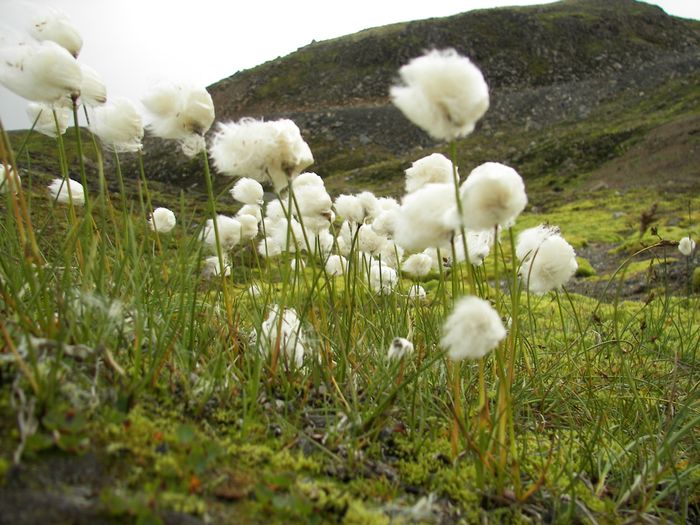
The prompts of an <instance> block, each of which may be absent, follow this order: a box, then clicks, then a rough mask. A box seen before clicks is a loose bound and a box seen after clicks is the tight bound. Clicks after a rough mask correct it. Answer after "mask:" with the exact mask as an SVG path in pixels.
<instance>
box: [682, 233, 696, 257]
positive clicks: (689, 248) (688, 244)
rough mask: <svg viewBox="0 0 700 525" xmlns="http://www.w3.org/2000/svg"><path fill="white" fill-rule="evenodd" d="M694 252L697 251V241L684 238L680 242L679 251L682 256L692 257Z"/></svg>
mask: <svg viewBox="0 0 700 525" xmlns="http://www.w3.org/2000/svg"><path fill="white" fill-rule="evenodd" d="M693 250H695V241H694V240H693V239H691V238H690V237H683V238H682V239H681V240H680V241H678V251H679V252H681V254H683V255H685V256H686V257H690V255H691V254H692V253H693Z"/></svg>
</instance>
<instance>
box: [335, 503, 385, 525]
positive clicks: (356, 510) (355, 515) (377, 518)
mask: <svg viewBox="0 0 700 525" xmlns="http://www.w3.org/2000/svg"><path fill="white" fill-rule="evenodd" d="M389 523H390V520H389V517H388V516H386V515H384V514H383V513H382V512H380V511H378V510H373V509H370V508H367V507H366V506H365V504H364V503H362V502H361V501H358V500H355V501H352V502H351V503H350V505H349V506H348V510H347V512H346V513H345V517H344V518H343V525H389Z"/></svg>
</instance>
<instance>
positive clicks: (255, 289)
mask: <svg viewBox="0 0 700 525" xmlns="http://www.w3.org/2000/svg"><path fill="white" fill-rule="evenodd" d="M246 291H247V292H248V295H250V296H251V297H253V298H256V297H260V296H261V295H262V293H263V292H262V289H261V288H260V286H259V285H258V284H257V283H253V284H251V285H250V286H249V287H248V290H246Z"/></svg>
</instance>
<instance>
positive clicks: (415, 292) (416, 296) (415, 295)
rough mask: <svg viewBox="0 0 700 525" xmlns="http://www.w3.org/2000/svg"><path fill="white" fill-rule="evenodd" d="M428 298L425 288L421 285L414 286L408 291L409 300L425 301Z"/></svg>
mask: <svg viewBox="0 0 700 525" xmlns="http://www.w3.org/2000/svg"><path fill="white" fill-rule="evenodd" d="M426 297H427V294H426V292H425V288H423V287H422V286H421V285H420V284H414V285H412V286H411V287H410V288H409V289H408V298H409V299H413V300H418V301H423V300H425V298H426Z"/></svg>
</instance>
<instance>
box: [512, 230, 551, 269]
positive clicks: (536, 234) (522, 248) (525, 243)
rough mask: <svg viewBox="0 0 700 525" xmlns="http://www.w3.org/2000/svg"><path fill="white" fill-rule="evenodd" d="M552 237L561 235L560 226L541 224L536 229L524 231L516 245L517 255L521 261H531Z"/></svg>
mask: <svg viewBox="0 0 700 525" xmlns="http://www.w3.org/2000/svg"><path fill="white" fill-rule="evenodd" d="M552 235H559V227H558V226H550V225H548V224H540V225H539V226H535V227H534V228H528V229H526V230H523V231H522V232H520V234H519V235H518V241H517V243H516V244H515V255H516V256H517V257H518V259H519V260H521V261H526V260H528V259H531V258H532V256H533V255H534V254H535V252H537V249H538V248H539V247H540V245H541V244H542V243H543V242H544V241H545V240H546V239H548V238H549V237H551V236H552Z"/></svg>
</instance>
